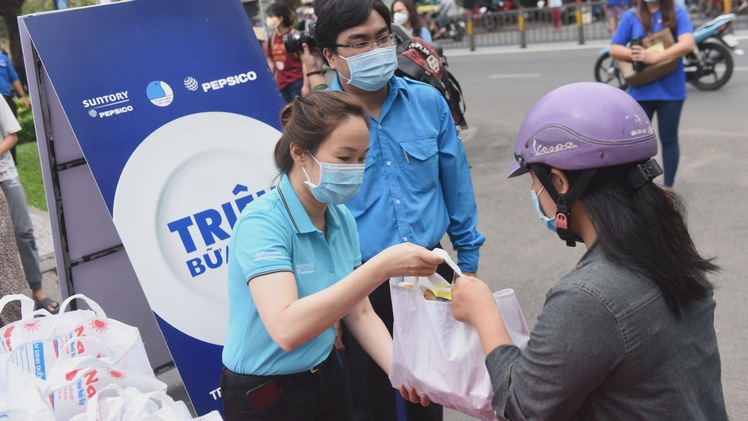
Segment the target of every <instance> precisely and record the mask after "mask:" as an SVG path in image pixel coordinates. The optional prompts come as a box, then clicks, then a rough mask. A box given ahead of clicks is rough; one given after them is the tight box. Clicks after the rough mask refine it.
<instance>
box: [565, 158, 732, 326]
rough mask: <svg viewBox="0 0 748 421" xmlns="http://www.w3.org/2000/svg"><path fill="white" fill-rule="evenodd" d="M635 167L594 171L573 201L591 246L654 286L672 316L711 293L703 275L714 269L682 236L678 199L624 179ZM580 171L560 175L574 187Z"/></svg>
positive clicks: (685, 230)
mask: <svg viewBox="0 0 748 421" xmlns="http://www.w3.org/2000/svg"><path fill="white" fill-rule="evenodd" d="M635 167H636V164H626V165H620V166H615V167H608V168H600V169H598V170H597V173H596V174H595V176H594V177H593V178H592V180H591V181H590V182H589V184H588V185H587V187H586V188H585V189H584V191H583V192H582V195H581V196H580V198H579V202H580V203H581V205H582V206H583V207H584V209H585V211H586V212H587V214H588V215H589V217H590V220H591V221H592V224H593V226H594V227H595V230H596V231H597V247H600V248H601V250H602V251H603V253H604V254H605V255H606V257H607V258H608V259H609V260H610V261H612V262H615V263H617V264H620V265H622V266H625V267H627V268H629V269H630V270H632V271H634V272H637V273H640V274H642V275H643V276H645V277H647V278H648V279H651V280H652V281H653V282H654V283H655V284H657V286H659V287H660V290H661V291H662V294H663V297H664V298H665V302H667V304H668V307H670V309H671V310H672V311H673V312H674V313H675V314H676V315H680V313H681V311H682V310H683V309H684V308H685V307H686V306H687V305H689V304H690V303H692V302H695V301H698V300H700V299H702V298H705V297H706V296H708V295H709V293H710V292H711V291H712V290H713V289H714V286H713V285H712V284H711V283H710V282H709V280H708V279H707V278H706V273H707V272H715V271H718V270H719V267H718V266H717V265H716V264H714V263H713V260H714V259H713V258H704V257H702V256H701V255H700V254H699V252H698V251H697V250H696V246H695V245H694V243H693V240H692V239H691V235H690V234H689V233H688V228H687V226H686V220H685V207H684V206H683V203H682V202H681V200H680V198H679V197H678V196H677V195H676V194H675V193H672V192H669V191H665V190H663V189H662V188H661V187H659V186H657V185H655V184H654V183H653V182H648V183H646V184H644V185H643V186H642V187H640V188H639V189H635V188H634V186H632V185H631V184H630V182H629V177H628V175H629V174H630V173H631V171H632V170H634V169H635ZM579 174H580V172H572V171H570V172H566V175H567V177H568V178H569V182H570V183H571V184H572V185H574V182H575V181H576V178H577V177H578V176H579Z"/></svg>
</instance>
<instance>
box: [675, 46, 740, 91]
mask: <svg viewBox="0 0 748 421" xmlns="http://www.w3.org/2000/svg"><path fill="white" fill-rule="evenodd" d="M699 54H700V58H701V66H699V70H698V72H699V73H695V74H693V75H691V74H687V76H689V77H688V81H689V82H691V84H692V85H693V86H695V87H696V88H698V89H701V90H702V91H715V90H717V89H719V88H721V87H723V86H724V85H725V84H726V83H727V81H729V80H730V77H732V71H733V68H734V67H735V62H734V60H733V58H732V53H730V50H729V49H728V48H727V47H725V46H724V45H722V43H720V42H719V41H712V40H709V41H705V42H704V43H702V44H701V45H699Z"/></svg>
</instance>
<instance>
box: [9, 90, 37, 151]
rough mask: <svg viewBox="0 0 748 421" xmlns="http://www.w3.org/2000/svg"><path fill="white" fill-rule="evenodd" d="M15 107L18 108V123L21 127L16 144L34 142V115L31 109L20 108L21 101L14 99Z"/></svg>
mask: <svg viewBox="0 0 748 421" xmlns="http://www.w3.org/2000/svg"><path fill="white" fill-rule="evenodd" d="M14 101H15V102H16V107H17V108H18V117H17V119H18V123H19V124H20V125H21V131H20V132H18V143H19V144H23V143H29V142H36V133H35V131H34V115H33V114H32V112H31V108H30V107H29V109H28V110H24V109H23V108H22V107H21V100H20V99H18V98H15V99H14Z"/></svg>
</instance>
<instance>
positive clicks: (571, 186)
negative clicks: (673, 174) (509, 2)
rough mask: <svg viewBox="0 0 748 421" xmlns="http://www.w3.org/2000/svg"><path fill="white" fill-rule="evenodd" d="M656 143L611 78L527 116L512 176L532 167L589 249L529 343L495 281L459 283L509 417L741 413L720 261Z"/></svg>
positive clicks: (457, 296)
mask: <svg viewBox="0 0 748 421" xmlns="http://www.w3.org/2000/svg"><path fill="white" fill-rule="evenodd" d="M600 122H604V124H601V123H600ZM656 153H657V139H656V137H655V135H654V131H653V130H652V126H651V123H650V121H649V119H648V118H647V115H646V113H645V111H644V110H643V109H642V108H641V106H639V104H638V103H637V102H636V101H635V100H634V99H632V98H631V97H630V96H628V95H627V94H626V93H625V92H623V91H621V90H619V89H616V88H613V87H610V86H607V85H604V84H600V83H577V84H572V85H567V86H563V87H561V88H558V89H556V90H554V91H552V92H550V93H548V94H547V95H545V96H544V97H543V98H541V99H540V100H539V101H538V102H537V103H536V104H535V106H533V108H532V109H531V110H530V111H529V112H528V114H527V116H526V117H525V120H524V121H523V123H522V126H521V128H520V131H519V136H518V139H517V147H516V150H515V158H516V162H515V164H514V167H513V168H512V170H511V172H510V174H509V177H515V176H518V175H521V174H524V173H528V172H529V173H530V175H531V177H532V185H531V194H532V200H533V202H534V204H535V209H536V210H537V212H538V213H539V215H540V219H541V220H542V221H543V222H544V225H547V227H548V228H550V229H551V230H552V231H555V232H556V233H557V235H558V236H559V237H560V238H561V239H562V240H564V241H565V242H566V244H567V245H568V246H574V245H575V244H576V242H583V243H584V245H585V246H586V247H587V253H586V254H585V255H584V256H583V257H582V259H581V260H580V262H579V263H578V264H577V266H576V268H575V269H574V270H573V271H572V272H570V273H569V274H568V275H566V276H564V277H563V278H562V279H561V280H560V281H559V282H558V283H557V284H556V285H555V286H554V287H553V288H552V289H551V290H550V291H549V292H548V294H547V295H546V301H545V304H544V307H543V310H542V312H541V314H540V316H539V317H538V320H537V323H536V325H535V327H534V329H533V331H532V334H531V336H530V342H529V344H528V347H527V349H526V350H524V351H523V352H520V350H519V348H517V347H515V346H514V345H513V343H512V341H511V339H510V337H509V335H508V334H507V331H506V328H505V327H504V323H503V321H502V318H501V315H500V313H499V311H498V308H497V307H496V303H495V301H494V299H493V296H492V294H491V291H490V290H489V288H488V286H487V285H486V284H484V283H483V282H482V281H480V280H478V279H476V278H469V277H467V278H460V279H458V280H457V281H456V284H455V286H454V288H453V291H452V298H453V303H452V304H453V314H454V317H455V318H456V319H458V320H461V321H464V322H467V323H470V324H472V325H473V326H475V328H476V329H477V330H478V333H479V335H480V338H481V343H482V345H483V350H484V352H485V354H486V366H487V368H488V371H489V374H490V376H491V381H492V383H493V386H494V398H493V406H494V409H495V411H496V413H497V416H498V417H499V418H502V417H505V418H508V419H511V420H524V419H552V420H568V419H595V420H603V419H604V420H630V419H677V420H696V419H699V420H726V419H727V414H726V411H725V406H724V399H723V396H722V384H721V380H720V358H719V352H718V350H717V340H716V337H715V332H714V308H715V302H714V299H713V297H712V295H713V294H712V289H713V286H712V284H711V283H710V282H709V281H708V280H707V279H706V276H705V274H706V273H707V272H713V271H716V270H717V266H716V265H715V264H714V263H712V261H711V259H706V258H703V257H702V256H700V255H699V253H698V252H697V250H696V248H695V246H694V244H693V242H692V241H691V237H690V236H689V234H688V230H687V228H686V224H685V221H684V218H683V215H682V211H683V207H682V205H681V203H680V201H679V200H678V197H677V196H676V195H675V194H674V193H672V192H668V191H665V190H663V189H662V188H660V187H658V186H656V185H655V184H654V183H652V179H653V178H655V177H656V176H658V175H659V174H661V173H662V170H661V169H660V167H659V165H657V162H656V161H654V159H651V158H652V157H653V156H655V155H656Z"/></svg>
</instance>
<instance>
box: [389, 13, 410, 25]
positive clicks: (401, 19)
mask: <svg viewBox="0 0 748 421" xmlns="http://www.w3.org/2000/svg"><path fill="white" fill-rule="evenodd" d="M409 17H410V16H408V14H407V13H404V12H395V13H394V14H393V15H392V22H394V23H396V24H398V25H405V24H406V23H408V18H409Z"/></svg>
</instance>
